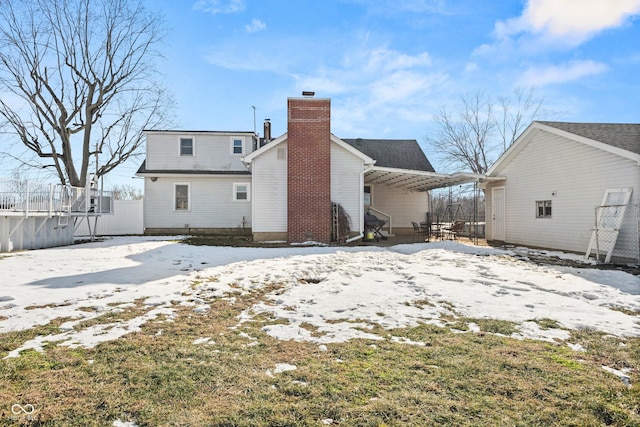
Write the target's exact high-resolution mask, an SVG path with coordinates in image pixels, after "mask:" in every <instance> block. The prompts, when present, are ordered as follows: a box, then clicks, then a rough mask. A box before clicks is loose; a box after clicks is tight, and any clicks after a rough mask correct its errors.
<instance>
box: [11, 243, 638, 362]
mask: <svg viewBox="0 0 640 427" xmlns="http://www.w3.org/2000/svg"><path fill="white" fill-rule="evenodd" d="M528 252H529V250H528V249H526V248H515V249H513V250H509V251H506V250H499V249H494V248H487V247H474V246H469V245H465V244H460V243H457V242H438V243H425V244H412V245H398V246H393V247H388V248H380V247H292V248H231V247H210V246H191V245H186V244H182V243H179V242H178V241H175V240H171V239H170V238H158V237H117V238H109V239H105V240H104V241H99V242H93V243H85V244H79V245H74V246H68V247H62V248H54V249H43V250H34V251H27V252H19V253H11V254H4V255H1V256H0V272H1V276H0V282H1V283H2V285H1V286H0V333H2V332H8V331H16V330H23V329H27V328H30V327H33V326H34V325H44V324H47V323H49V322H50V321H51V320H53V319H56V318H69V319H71V320H68V321H66V322H65V323H63V324H62V326H61V331H60V333H57V334H55V335H49V336H46V337H42V336H40V337H37V338H36V339H33V340H30V341H28V342H25V343H24V345H23V346H22V347H20V348H16V349H15V350H14V351H12V352H10V353H9V354H5V355H0V357H17V356H19V353H20V351H21V350H24V349H27V348H34V349H41V348H42V346H43V345H44V343H46V342H57V343H58V345H65V346H70V347H76V346H82V347H91V346H95V345H96V344H98V343H100V342H103V341H107V340H113V339H117V338H118V337H121V336H123V335H125V334H128V333H130V332H133V331H136V330H138V329H139V328H140V326H141V325H143V324H144V323H145V322H148V321H152V320H153V319H156V318H157V317H158V316H160V315H164V316H165V318H166V317H167V316H168V317H171V316H174V315H175V311H176V310H175V309H176V307H177V306H178V305H183V306H188V307H191V308H192V310H193V312H195V313H199V314H201V315H206V313H207V312H208V310H209V306H208V303H209V302H210V301H212V300H213V299H215V298H231V300H232V298H233V295H234V294H237V293H238V292H246V291H250V290H253V289H257V288H261V287H263V286H268V285H277V286H278V287H279V289H278V290H276V291H273V292H271V293H268V294H267V295H266V296H265V297H264V300H263V301H262V302H260V303H258V304H256V305H255V306H254V307H252V308H251V309H250V310H246V311H245V312H243V313H242V315H241V316H240V317H239V319H238V323H239V325H241V324H242V323H243V322H244V321H246V320H247V319H251V318H252V317H253V316H255V315H257V314H259V313H266V314H267V315H268V316H269V317H271V318H273V319H276V320H278V321H277V322H274V324H272V325H267V326H265V328H264V330H265V331H266V332H267V333H268V334H270V335H272V336H274V337H277V338H280V339H294V340H301V341H311V342H317V343H319V344H320V345H324V344H327V343H331V342H340V341H345V340H348V339H351V338H354V337H364V338H370V339H381V338H382V337H380V336H377V335H375V334H374V333H373V332H371V331H368V329H369V328H370V327H371V325H373V324H379V325H382V326H384V327H385V328H394V327H400V326H409V325H415V324H417V323H418V322H425V323H433V324H441V320H440V316H441V314H443V313H444V314H455V315H456V316H465V317H471V318H495V319H502V320H510V321H514V322H517V323H518V324H519V325H520V331H519V332H518V333H517V334H515V335H514V336H516V337H519V338H534V339H543V340H553V339H561V340H562V339H567V338H568V336H569V333H568V332H567V331H566V330H564V329H545V330H543V329H541V328H540V327H539V326H538V324H537V323H535V322H532V320H534V319H554V320H556V321H557V322H558V323H559V324H560V325H561V326H562V327H563V328H567V329H576V328H593V329H597V330H601V331H604V332H607V333H610V334H614V335H618V336H640V315H632V314H626V313H631V312H633V311H635V312H638V311H640V276H634V275H631V274H628V273H625V272H622V271H605V270H599V269H592V268H580V269H578V268H571V267H559V266H551V265H544V266H539V265H536V264H534V263H530V262H526V261H524V260H522V259H520V258H521V257H522V256H523V255H524V256H526V255H527V253H528ZM536 254H538V255H539V254H540V253H539V252H536ZM515 255H518V256H519V257H517V256H515ZM547 255H554V256H559V257H566V258H572V257H574V258H576V259H578V258H579V257H577V256H575V255H568V254H561V253H553V254H547ZM194 283H195V284H196V285H195V286H193V285H194ZM134 300H143V301H144V305H145V308H146V311H145V313H144V314H143V315H141V316H139V317H136V318H134V319H132V320H130V321H128V322H119V323H114V324H98V325H94V326H90V327H85V328H76V329H74V326H75V325H77V324H78V323H80V322H81V321H83V320H85V319H90V318H95V317H97V316H100V315H102V314H104V313H107V312H109V311H114V310H124V309H126V307H127V306H130V305H132V304H133V303H132V302H133V301H134ZM620 309H626V310H630V311H626V310H620ZM283 319H284V320H285V322H283ZM309 325H311V326H312V327H313V328H312V329H315V331H314V333H313V334H312V333H311V331H310V328H309ZM469 326H470V328H471V329H472V330H473V329H474V328H477V325H473V324H470V325H469ZM413 344H420V343H413Z"/></svg>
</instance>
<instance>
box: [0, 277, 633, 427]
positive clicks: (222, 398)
mask: <svg viewBox="0 0 640 427" xmlns="http://www.w3.org/2000/svg"><path fill="white" fill-rule="evenodd" d="M278 286H279V285H278V284H272V285H270V286H267V287H265V289H264V290H260V291H254V292H252V293H250V294H246V295H243V296H238V295H236V299H235V301H234V302H233V303H231V302H230V301H229V300H225V299H214V300H211V301H209V303H210V306H211V310H209V312H207V313H206V314H195V313H193V312H192V311H191V309H190V308H188V307H181V306H176V307H175V308H176V310H177V312H178V317H177V318H176V320H175V321H173V322H169V321H162V320H159V321H156V322H149V323H147V324H146V325H145V326H144V327H143V328H142V330H141V331H140V332H138V333H134V334H130V335H127V336H126V337H124V338H122V339H118V340H116V341H112V342H107V343H103V344H100V345H99V346H98V347H96V348H93V349H70V348H66V347H57V346H49V347H48V348H47V349H46V351H45V352H44V353H37V352H35V351H26V352H23V354H22V355H21V356H20V357H19V358H15V359H4V360H3V359H0V383H1V384H2V387H0V426H13V425H40V426H61V425H63V426H66V425H70V426H94V425H95V426H105V425H111V424H112V423H113V421H114V420H116V419H121V420H123V421H133V422H135V423H136V424H137V425H139V426H170V425H171V426H174V425H185V426H307V425H309V426H317V425H321V420H325V419H332V420H334V425H340V426H384V425H386V426H415V425H461V426H465V425H467V426H471V425H473V426H495V425H542V426H545V425H549V426H552V425H553V426H555V425H569V426H571V425H573V426H584V425H617V426H634V425H635V426H638V425H640V403H639V402H640V388H639V387H638V385H637V384H636V383H637V382H638V381H639V380H640V377H639V376H638V370H640V340H639V339H638V338H633V339H626V340H625V339H621V338H615V337H609V336H605V335H603V334H600V333H597V332H593V331H576V332H574V333H573V336H572V338H571V342H573V343H579V344H582V345H583V347H584V348H585V349H586V352H575V351H572V350H570V349H569V348H568V347H567V346H566V345H564V344H563V343H558V344H551V343H546V342H540V341H518V340H515V339H511V338H507V337H503V336H497V335H494V334H490V333H483V334H472V333H465V334H460V333H453V332H451V331H450V330H449V329H448V328H440V327H437V326H433V325H419V326H416V327H413V328H406V329H396V330H392V331H385V330H383V329H382V328H380V327H379V326H375V327H374V331H375V332H376V333H378V334H380V335H381V336H387V337H390V336H400V337H406V338H408V339H411V340H413V341H418V342H423V343H425V345H424V346H415V345H407V344H399V343H395V342H392V341H391V340H390V339H384V340H381V341H368V340H353V341H351V342H347V343H342V344H328V345H327V348H328V349H327V351H322V349H321V348H320V347H319V346H318V345H316V344H311V343H298V342H293V341H278V340H275V339H273V338H271V337H269V336H267V335H266V334H265V333H264V332H263V330H262V327H263V326H265V325H266V324H272V323H277V321H275V320H272V319H269V318H266V317H259V318H256V319H255V320H254V321H253V322H247V323H244V324H242V325H240V326H239V325H238V324H237V323H238V320H237V316H238V314H240V312H241V311H242V310H244V309H247V308H249V307H250V306H251V305H253V304H254V303H255V302H256V301H258V300H260V299H261V298H262V297H263V294H264V293H265V292H267V291H273V290H276V289H278ZM144 310H145V308H144V307H143V306H142V305H141V304H137V305H136V307H132V308H130V309H127V310H126V311H125V312H123V313H119V314H117V316H121V317H120V318H121V319H126V318H129V317H130V316H134V315H139V314H141V312H143V311H144ZM113 316H116V315H111V317H105V318H103V319H94V320H92V321H91V322H90V323H89V324H93V322H96V321H113V320H114V317H113ZM464 321H465V322H467V321H474V322H476V323H478V324H481V323H482V322H485V323H484V324H483V330H485V331H486V330H489V329H491V328H494V329H495V331H496V332H499V333H500V332H508V331H509V330H510V328H512V327H513V325H512V324H510V323H508V322H506V323H505V322H490V321H488V320H481V319H475V320H474V319H464ZM541 322H542V323H545V322H544V321H541ZM61 323H62V321H61V320H60V321H56V322H54V323H52V324H50V325H46V326H42V327H37V328H34V329H33V330H29V331H22V332H15V333H11V334H5V335H3V336H0V351H2V352H8V351H10V350H13V349H14V348H16V347H18V346H19V345H21V344H22V343H24V341H26V340H28V339H31V338H33V337H35V336H36V335H42V334H48V333H56V332H58V326H59V325H60V324H61ZM84 326H86V325H84ZM304 327H306V328H307V329H309V330H311V331H312V332H313V331H314V327H313V326H312V325H304ZM242 332H243V333H244V334H241V333H242ZM199 338H210V340H209V341H208V342H205V343H201V344H194V341H195V340H196V339H199ZM0 356H2V355H1V354H0ZM277 363H288V364H292V365H295V366H296V367H297V369H296V370H293V371H288V372H283V373H278V374H275V373H273V372H274V368H275V366H276V364H277ZM602 365H607V366H611V367H614V368H617V369H622V368H630V369H632V371H631V374H630V375H631V383H632V387H627V386H626V385H624V384H623V383H622V381H620V380H619V379H618V378H616V377H615V376H613V375H612V374H610V373H607V372H605V371H604V370H603V369H602V367H601V366H602ZM13 403H21V404H27V403H30V404H33V405H34V406H35V408H36V411H35V412H34V413H33V414H32V415H31V416H30V417H31V419H29V417H28V416H27V415H25V414H18V415H14V414H12V413H11V410H10V408H11V405H12V404H13Z"/></svg>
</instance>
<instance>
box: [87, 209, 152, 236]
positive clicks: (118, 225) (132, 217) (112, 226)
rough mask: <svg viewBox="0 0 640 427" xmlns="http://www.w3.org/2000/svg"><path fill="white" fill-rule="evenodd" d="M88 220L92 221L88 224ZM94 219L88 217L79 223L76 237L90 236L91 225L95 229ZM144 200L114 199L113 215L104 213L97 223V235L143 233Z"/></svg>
mask: <svg viewBox="0 0 640 427" xmlns="http://www.w3.org/2000/svg"><path fill="white" fill-rule="evenodd" d="M87 221H90V223H89V224H87ZM93 221H94V219H93V218H91V217H88V218H87V219H83V220H82V222H80V223H79V224H77V226H76V231H75V235H76V237H82V236H90V235H91V233H90V232H89V225H90V226H91V230H93V227H94V223H93ZM143 232H144V229H143V222H142V200H113V215H102V216H100V217H99V218H98V222H97V224H96V232H95V235H97V236H122V235H129V234H143Z"/></svg>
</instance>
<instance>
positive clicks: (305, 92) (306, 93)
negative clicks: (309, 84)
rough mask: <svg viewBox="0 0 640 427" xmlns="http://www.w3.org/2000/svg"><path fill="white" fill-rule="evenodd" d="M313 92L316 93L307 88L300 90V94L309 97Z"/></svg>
mask: <svg viewBox="0 0 640 427" xmlns="http://www.w3.org/2000/svg"><path fill="white" fill-rule="evenodd" d="M315 94H316V93H315V92H311V91H308V90H304V91H302V96H307V97H309V98H311V97H313V95H315Z"/></svg>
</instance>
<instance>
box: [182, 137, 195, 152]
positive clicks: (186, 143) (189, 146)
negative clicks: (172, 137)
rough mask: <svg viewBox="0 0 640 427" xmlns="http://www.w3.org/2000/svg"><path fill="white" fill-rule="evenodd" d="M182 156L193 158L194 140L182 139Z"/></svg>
mask: <svg viewBox="0 0 640 427" xmlns="http://www.w3.org/2000/svg"><path fill="white" fill-rule="evenodd" d="M180 155H181V156H193V138H180Z"/></svg>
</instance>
